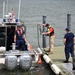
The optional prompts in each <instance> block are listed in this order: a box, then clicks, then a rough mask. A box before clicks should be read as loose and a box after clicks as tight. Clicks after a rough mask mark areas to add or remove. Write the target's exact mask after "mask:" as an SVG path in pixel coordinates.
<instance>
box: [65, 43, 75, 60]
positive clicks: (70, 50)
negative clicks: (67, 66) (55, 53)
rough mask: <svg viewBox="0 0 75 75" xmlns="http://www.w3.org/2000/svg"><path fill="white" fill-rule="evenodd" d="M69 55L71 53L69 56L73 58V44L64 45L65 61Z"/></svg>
mask: <svg viewBox="0 0 75 75" xmlns="http://www.w3.org/2000/svg"><path fill="white" fill-rule="evenodd" d="M70 53H71V56H72V57H73V56H74V45H73V44H66V45H65V57H66V60H69V57H70Z"/></svg>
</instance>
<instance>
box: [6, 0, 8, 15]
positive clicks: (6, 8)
mask: <svg viewBox="0 0 75 75" xmlns="http://www.w3.org/2000/svg"><path fill="white" fill-rule="evenodd" d="M7 13H8V0H7V5H6V14H7Z"/></svg>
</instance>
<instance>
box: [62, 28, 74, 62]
mask: <svg viewBox="0 0 75 75" xmlns="http://www.w3.org/2000/svg"><path fill="white" fill-rule="evenodd" d="M65 31H66V34H65V35H64V38H63V43H64V45H65V58H66V60H65V61H63V62H64V63H69V58H70V53H71V56H72V57H73V55H74V41H75V36H74V34H73V33H72V32H70V28H69V27H67V28H66V29H65Z"/></svg>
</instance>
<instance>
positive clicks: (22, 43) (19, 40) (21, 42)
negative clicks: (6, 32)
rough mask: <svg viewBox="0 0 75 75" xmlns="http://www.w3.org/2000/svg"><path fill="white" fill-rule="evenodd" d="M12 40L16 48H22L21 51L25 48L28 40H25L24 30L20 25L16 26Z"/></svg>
mask: <svg viewBox="0 0 75 75" xmlns="http://www.w3.org/2000/svg"><path fill="white" fill-rule="evenodd" d="M14 42H15V43H16V46H17V49H20V48H22V50H23V51H26V50H27V45H26V43H27V44H29V42H28V41H27V40H26V35H25V31H24V30H23V28H22V25H19V26H17V30H16V31H15V33H14Z"/></svg>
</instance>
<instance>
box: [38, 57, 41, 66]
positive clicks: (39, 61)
mask: <svg viewBox="0 0 75 75" xmlns="http://www.w3.org/2000/svg"><path fill="white" fill-rule="evenodd" d="M41 63H42V60H41V57H39V60H38V65H40V64H41Z"/></svg>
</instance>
